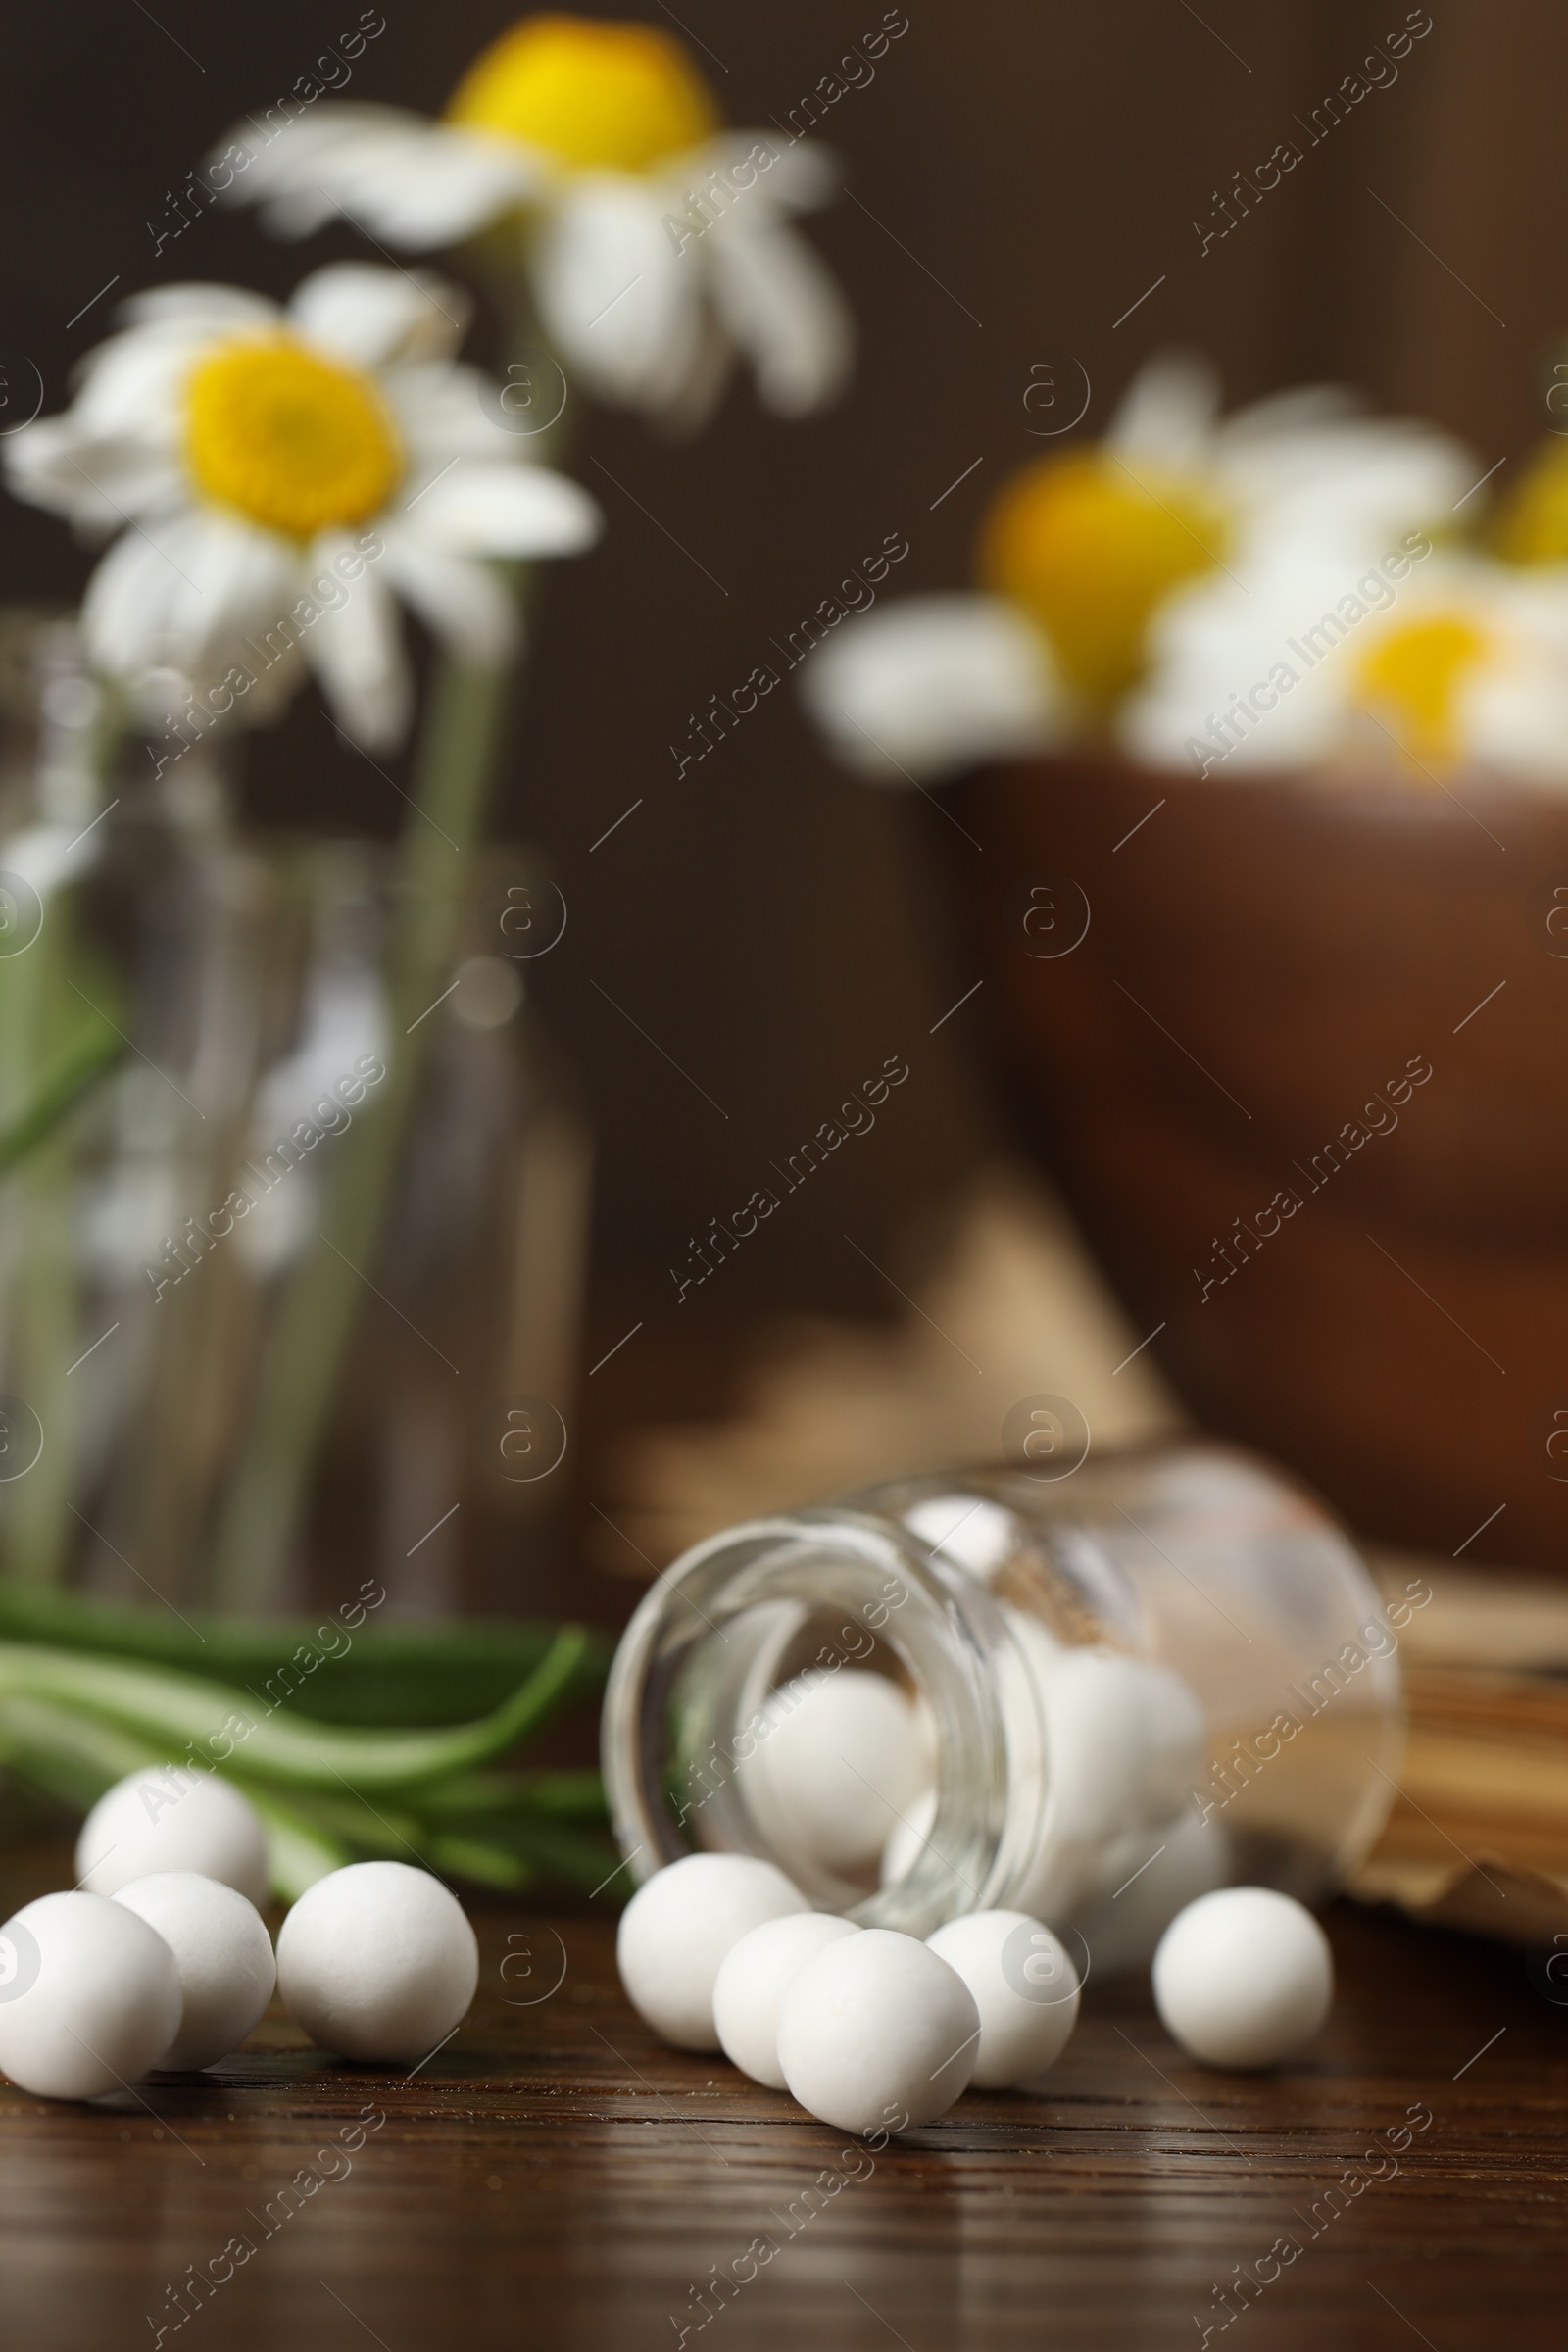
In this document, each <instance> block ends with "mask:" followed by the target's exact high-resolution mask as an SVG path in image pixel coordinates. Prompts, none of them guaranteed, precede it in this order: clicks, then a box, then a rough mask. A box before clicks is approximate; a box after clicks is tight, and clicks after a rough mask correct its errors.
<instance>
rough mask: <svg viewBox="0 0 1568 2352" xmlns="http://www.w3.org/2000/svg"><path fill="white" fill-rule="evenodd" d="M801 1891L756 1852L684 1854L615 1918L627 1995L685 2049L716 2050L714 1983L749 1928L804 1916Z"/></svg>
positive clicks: (656, 2026)
mask: <svg viewBox="0 0 1568 2352" xmlns="http://www.w3.org/2000/svg"><path fill="white" fill-rule="evenodd" d="M809 1908H810V1905H809V1903H808V1902H807V1899H806V1897H805V1895H804V1894H802V1892H801V1890H800V1888H799V1887H792V1886H791V1884H790V1882H789V1880H788V1879H787V1878H786V1877H785V1876H784V1873H783V1872H782V1871H781V1870H776V1869H775V1868H774V1866H773V1864H772V1863H771V1862H763V1861H761V1860H760V1859H759V1857H758V1856H757V1855H755V1854H683V1855H682V1856H681V1858H680V1860H679V1861H678V1862H671V1863H669V1864H668V1865H667V1867H666V1868H665V1869H663V1870H659V1871H656V1872H655V1873H654V1876H653V1877H652V1878H651V1879H649V1880H647V1881H645V1883H644V1884H643V1885H642V1886H641V1887H638V1889H637V1891H636V1893H635V1894H634V1895H633V1896H632V1898H631V1901H630V1902H629V1903H628V1904H627V1905H626V1908H625V1910H624V1911H623V1912H622V1913H621V1915H620V1928H619V1932H618V1934H617V1935H616V1937H615V1958H616V1961H617V1962H618V1963H619V1967H620V1981H621V1983H622V1985H624V1986H625V1988H626V1997H627V1999H628V2000H629V2001H630V2002H631V2004H632V2006H633V2008H634V2009H636V2010H637V2011H638V2012H639V2013H640V2014H641V2015H642V2016H643V2017H645V2018H646V2019H647V2020H648V2023H649V2024H650V2025H651V2026H652V2027H653V2029H654V2031H655V2033H656V2034H662V2035H663V2037H664V2039H665V2040H666V2041H672V2042H674V2043H675V2044H676V2045H677V2046H678V2047H679V2048H680V2049H683V2050H716V2049H717V2048H718V2032H717V2029H716V2027H715V2026H714V2024H713V1985H714V1981H715V1980H716V1978H717V1976H718V1972H719V1969H720V1967H721V1966H722V1964H723V1962H724V1961H725V1959H727V1957H728V1956H729V1954H730V1952H731V1951H732V1950H733V1949H734V1947H735V1945H736V1944H737V1943H739V1941H740V1939H741V1937H742V1936H745V1935H747V1934H748V1933H749V1932H750V1931H751V1930H752V1929H753V1928H760V1926H761V1924H762V1922H763V1920H764V1919H782V1918H783V1917H784V1915H785V1914H786V1912H790V1911H807V1910H809Z"/></svg>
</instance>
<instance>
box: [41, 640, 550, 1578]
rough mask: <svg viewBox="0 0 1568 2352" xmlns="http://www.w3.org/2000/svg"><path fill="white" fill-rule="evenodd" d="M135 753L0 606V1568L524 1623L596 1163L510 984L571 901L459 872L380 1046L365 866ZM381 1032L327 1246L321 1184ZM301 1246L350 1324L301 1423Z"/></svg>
mask: <svg viewBox="0 0 1568 2352" xmlns="http://www.w3.org/2000/svg"><path fill="white" fill-rule="evenodd" d="M106 744H108V745H109V747H110V748H109V750H108V751H106ZM149 748H150V747H149V746H148V745H147V744H145V743H143V742H142V741H140V740H139V739H137V738H136V737H135V736H134V735H131V736H126V737H123V738H122V739H121V740H120V741H119V746H118V750H116V749H114V741H113V736H112V732H111V730H110V729H109V727H108V722H107V719H106V712H105V704H104V697H103V695H102V692H101V690H100V689H99V688H98V687H97V686H96V685H95V684H94V683H93V681H92V680H91V678H90V677H89V676H88V674H87V672H86V670H85V667H84V665H83V660H82V652H81V647H80V644H79V642H78V640H77V638H76V636H75V634H74V631H73V628H72V626H71V624H70V623H69V622H65V621H50V620H48V619H42V620H40V618H39V617H38V616H37V615H34V614H30V613H6V612H4V611H3V610H0V1573H4V1574H6V1575H10V1576H14V1577H17V1578H20V1579H24V1580H26V1581H30V1582H34V1583H46V1582H50V1581H56V1582H62V1583H71V1584H73V1585H76V1586H80V1587H83V1588H85V1589H88V1590H91V1591H96V1592H100V1593H111V1594H116V1595H120V1596H123V1597H125V1598H151V1597H152V1596H153V1595H154V1594H156V1595H157V1596H158V1597H160V1598H162V1599H164V1600H166V1601H167V1602H168V1603H169V1605H171V1606H179V1607H184V1606H187V1605H192V1604H199V1605H207V1606H212V1605H215V1604H220V1605H227V1606H230V1607H235V1608H241V1609H245V1610H250V1611H267V1610H271V1609H275V1608H280V1607H283V1606H287V1605H295V1606H304V1605H307V1604H308V1603H309V1602H311V1601H312V1600H313V1599H316V1600H322V1601H325V1600H330V1599H333V1598H336V1597H338V1596H339V1595H340V1594H341V1593H343V1592H345V1591H348V1590H351V1589H353V1587H354V1586H356V1585H358V1584H360V1583H362V1582H363V1581H364V1580H365V1578H366V1577H367V1576H368V1575H372V1574H373V1575H374V1576H376V1577H377V1578H378V1580H379V1581H380V1583H381V1584H382V1585H383V1586H384V1587H385V1589H386V1592H387V1594H388V1597H389V1601H390V1604H391V1605H392V1606H393V1607H395V1608H404V1609H408V1610H418V1611H424V1612H431V1611H438V1610H456V1609H463V1608H477V1609H488V1610H502V1611H510V1612H513V1613H515V1614H519V1615H549V1614H555V1613H557V1612H559V1611H560V1610H561V1608H562V1607H564V1595H563V1588H564V1580H565V1574H566V1568H567V1559H568V1552H567V1544H566V1541H565V1532H564V1523H565V1512H566V1488H567V1481H568V1479H569V1477H570V1475H571V1472H570V1470H569V1469H567V1468H564V1466H563V1465H564V1456H565V1451H566V1435H567V1433H566V1419H565V1416H566V1414H567V1413H568V1412H569V1411H570V1410H571V1409H572V1398H573V1395H574V1390H575V1381H576V1375H577V1355H578V1335H579V1331H580V1320H581V1317H580V1293H581V1288H582V1280H583V1274H584V1269H585V1265H586V1242H587V1234H586V1224H587V1201H588V1188H589V1181H590V1172H591V1141H590V1136H589V1130H588V1125H587V1120H586V1115H585V1112H584V1109H583V1105H582V1102H581V1099H580V1095H579V1091H578V1089H577V1087H576V1086H575V1084H574V1082H573V1076H572V1072H571V1070H570V1068H569V1066H568V1065H566V1064H565V1062H564V1059H563V1057H562V1056H561V1054H559V1052H558V1051H557V1050H556V1048H555V1046H554V1043H553V1040H552V1039H551V1036H550V1034H549V1031H548V1028H547V1027H546V1026H545V1025H544V1023H543V1022H542V1020H541V1018H540V1015H539V1011H538V1008H537V1006H536V1005H535V1004H534V1002H533V1000H532V998H531V996H530V994H529V991H528V985H527V984H528V979H529V977H530V973H531V970H532V968H533V967H534V966H535V965H536V963H537V961H538V959H539V957H540V956H543V955H545V954H548V953H549V952H550V951H551V949H552V948H553V946H554V945H555V944H556V943H557V942H558V940H559V939H560V937H561V936H562V933H563V932H564V925H565V905H564V900H563V899H562V896H561V893H560V891H559V889H558V888H557V887H556V886H555V885H554V884H553V882H552V881H551V879H550V877H549V875H548V874H547V873H546V872H545V871H544V869H543V867H542V864H541V860H540V859H539V858H538V856H537V854H535V853H533V852H531V851H529V850H527V849H524V848H512V847H497V848H495V849H494V850H489V851H485V852H483V853H482V854H480V855H478V856H476V857H475V858H474V859H473V860H472V863H471V865H470V867H469V868H468V870H467V874H466V884H465V889H464V896H463V902H462V905H461V906H460V907H459V909H458V913H457V917H456V921H455V927H454V938H453V942H452V948H453V954H452V962H451V968H450V971H446V970H443V972H442V974H441V976H440V978H438V979H437V981H436V982H435V983H434V985H432V987H431V991H430V995H431V998H432V999H433V1002H432V1003H431V1004H430V1005H429V1006H428V1009H427V1011H424V1012H421V1014H420V1016H419V1018H418V1019H417V1021H416V1022H415V1023H414V1024H413V1027H412V1030H411V1029H409V1028H407V1027H402V1026H401V1025H400V1024H399V1023H398V1022H397V1021H396V1020H395V1019H394V1016H393V1012H392V1004H391V999H390V996H389V993H388V987H387V980H386V964H387V948H386V941H387V935H388V932H389V929H391V928H392V926H393V917H394V914H395V911H396V908H397V905H398V902H397V900H396V898H395V895H394V894H395V891H396V888H397V884H396V880H395V860H394V858H393V857H392V855H391V854H390V853H389V851H388V850H387V849H386V848H385V847H384V846H382V845H379V844H376V843H371V842H365V841H355V840H339V839H326V838H318V839H305V838H298V837H293V836H288V835H282V834H270V833H266V832H260V831H250V830H246V829H244V828H242V827H241V826H240V825H239V823H238V821H237V819H236V816H235V812H234V806H233V795H232V793H231V791H230V789H229V784H228V778H227V774H226V762H225V761H223V760H219V759H215V757H214V748H213V747H212V746H210V745H196V746H194V747H192V748H191V750H190V751H189V753H188V754H187V755H185V756H182V757H180V758H178V759H168V758H163V757H160V756H159V754H158V750H157V747H151V748H153V750H154V757H153V758H151V759H149V758H148V757H147V754H148V750H149ZM218 749H219V750H220V751H221V749H222V747H221V746H219V747H218ZM448 980H450V985H445V983H446V982H447V981H448ZM400 1029H401V1034H400ZM409 1037H412V1038H413V1041H414V1045H415V1046H416V1047H417V1048H418V1050H419V1053H418V1062H417V1069H418V1086H417V1095H416V1098H415V1100H414V1102H413V1103H412V1105H411V1107H410V1110H409V1113H408V1116H407V1119H406V1121H405V1122H404V1124H403V1125H402V1127H401V1128H400V1129H399V1130H397V1131H396V1133H397V1150H396V1154H395V1164H394V1170H393V1175H392V1179H391V1182H390V1184H389V1187H388V1198H387V1200H386V1201H385V1205H384V1213H383V1214H382V1215H381V1216H380V1217H379V1218H378V1219H377V1218H372V1219H371V1220H370V1229H371V1230H370V1238H369V1240H368V1242H367V1243H366V1244H365V1246H364V1247H363V1248H362V1249H356V1250H354V1254H353V1255H352V1256H351V1255H350V1254H349V1253H348V1251H346V1250H345V1249H344V1248H342V1247H340V1246H339V1245H340V1243H342V1242H344V1241H345V1240H350V1237H349V1236H348V1235H347V1234H346V1233H345V1230H344V1224H343V1221H342V1212H341V1210H339V1211H338V1212H337V1216H336V1217H334V1205H333V1203H334V1187H335V1184H336V1182H337V1178H338V1174H339V1172H340V1170H341V1167H342V1162H343V1154H344V1153H345V1152H346V1151H348V1150H353V1149H355V1148H357V1147H358V1146H359V1145H361V1144H363V1142H364V1141H365V1139H366V1136H367V1133H368V1130H369V1129H370V1125H371V1122H372V1121H373V1120H374V1119H375V1117H376V1116H377V1115H378V1113H381V1106H382V1104H383V1103H385V1101H386V1098H387V1094H388V1091H389V1089H388V1085H387V1081H388V1079H389V1077H390V1076H391V1075H392V1074H393V1073H394V1072H395V1071H396V1069H397V1066H398V1059H399V1056H400V1055H402V1056H404V1057H405V1060H406V1061H407V1057H408V1056H409V1055H410V1054H411V1052H412V1048H411V1047H410V1046H408V1045H406V1044H405V1042H404V1041H405V1039H406V1038H409ZM83 1040H85V1043H86V1047H87V1048H93V1047H94V1041H95V1040H97V1041H99V1042H101V1043H103V1044H104V1045H105V1047H106V1049H107V1050H106V1051H105V1052H103V1053H101V1054H99V1056H98V1059H97V1060H96V1061H89V1062H86V1063H85V1064H84V1065H83V1070H82V1071H81V1072H80V1073H78V1069H77V1065H78V1064H80V1063H83V1053H84V1049H83V1044H82V1041H83ZM381 1115H384V1114H381ZM351 1247H352V1242H351ZM320 1257H325V1258H326V1260H327V1262H328V1263H329V1264H330V1265H334V1266H336V1267H337V1268H338V1269H340V1270H341V1272H342V1274H343V1276H344V1279H345V1281H346V1283H347V1284H349V1285H351V1286H352V1295H353V1313H352V1322H351V1324H350V1327H349V1330H348V1335H347V1339H346V1343H345V1345H344V1348H343V1351H342V1355H341V1358H340V1360H339V1361H338V1363H337V1369H336V1371H335V1373H334V1375H333V1377H332V1378H331V1380H330V1382H329V1383H323V1384H322V1385H323V1389H324V1390H325V1394H324V1395H323V1396H322V1397H319V1398H318V1399H317V1400H316V1402H315V1406H314V1409H311V1410H307V1411H296V1410H295V1404H296V1398H297V1396H298V1393H299V1388H300V1383H299V1381H298V1380H297V1378H296V1379H295V1380H294V1381H293V1382H292V1383H291V1382H290V1380H289V1379H287V1378H281V1377H276V1376H273V1377H271V1378H269V1375H270V1373H272V1372H273V1367H274V1363H275V1361H276V1351H277V1349H278V1348H279V1338H280V1334H281V1333H282V1332H283V1331H284V1328H285V1323H286V1321H287V1318H288V1313H289V1306H290V1301H291V1299H295V1300H297V1299H298V1297H299V1296H300V1295H301V1294H304V1293H306V1292H310V1291H314V1290H317V1289H319V1272H318V1265H319V1258H320ZM287 1328H288V1329H289V1330H291V1331H293V1332H294V1333H295V1334H296V1345H295V1348H294V1354H293V1357H292V1358H291V1359H288V1360H286V1361H285V1363H284V1371H285V1373H287V1372H288V1371H289V1370H290V1367H291V1365H292V1367H293V1369H294V1370H295V1372H296V1373H297V1370H298V1364H299V1358H300V1356H301V1354H302V1353H305V1354H308V1353H309V1352H310V1351H311V1348H312V1347H313V1346H314V1342H315V1339H316V1336H317V1335H316V1333H315V1332H313V1331H312V1330H310V1329H306V1330H305V1332H304V1335H303V1336H304V1340H305V1342H306V1343H307V1345H306V1347H305V1348H301V1347H300V1346H299V1345H298V1334H299V1330H300V1324H299V1319H298V1317H297V1316H296V1317H295V1318H294V1320H293V1321H292V1322H288V1323H287ZM318 1352H325V1351H324V1350H319V1351H318ZM280 1493H281V1494H282V1495H284V1497H285V1504H284V1505H283V1506H278V1507H272V1498H273V1497H274V1496H275V1495H278V1494H280ZM258 1495H261V1496H262V1497H263V1498H264V1500H266V1501H267V1502H268V1503H269V1506H270V1507H269V1510H268V1511H266V1512H264V1511H262V1510H259V1509H258V1508H257V1507H256V1498H257V1496H258Z"/></svg>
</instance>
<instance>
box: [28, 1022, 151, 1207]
mask: <svg viewBox="0 0 1568 2352" xmlns="http://www.w3.org/2000/svg"><path fill="white" fill-rule="evenodd" d="M124 1051H125V1048H124V1042H123V1039H122V1038H120V1037H119V1036H117V1035H116V1033H115V1031H114V1030H113V1029H111V1028H109V1027H108V1025H107V1024H106V1023H102V1022H99V1021H97V1020H94V1021H93V1022H91V1023H90V1024H89V1025H88V1027H87V1028H86V1029H85V1030H84V1032H83V1034H82V1035H81V1036H80V1037H78V1038H77V1039H75V1040H74V1041H73V1044H72V1045H70V1046H69V1047H67V1048H66V1050H65V1051H64V1052H63V1053H61V1054H57V1056H56V1057H55V1059H54V1060H53V1061H52V1062H51V1063H50V1064H49V1066H48V1068H47V1069H46V1070H44V1071H43V1073H42V1075H41V1076H40V1077H38V1078H37V1079H36V1080H35V1081H34V1083H33V1088H32V1092H31V1094H30V1095H29V1096H28V1097H27V1100H26V1101H25V1103H23V1104H22V1107H21V1108H20V1109H19V1110H18V1111H16V1112H15V1113H14V1114H13V1116H12V1117H11V1118H9V1119H8V1120H7V1121H6V1123H5V1125H4V1126H3V1127H0V1175H3V1174H4V1173H5V1171H6V1170H7V1169H8V1168H12V1167H15V1166H16V1163H17V1161H18V1160H19V1159H25V1157H26V1155H27V1153H28V1152H31V1151H33V1150H34V1149H35V1147H36V1146H37V1145H39V1144H41V1143H44V1142H46V1141H47V1139H48V1138H49V1137H50V1136H51V1135H52V1134H53V1133H54V1131H55V1129H56V1128H57V1127H58V1126H59V1125H60V1123H61V1121H62V1120H63V1119H64V1118H65V1117H66V1115H67V1114H68V1112H70V1111H73V1110H74V1109H75V1107H76V1104H77V1103H79V1102H80V1101H81V1099H82V1097H83V1096H84V1095H86V1094H90V1093H91V1091H92V1089H93V1088H94V1087H95V1086H96V1085H97V1083H98V1081H99V1079H100V1078H101V1077H103V1075H104V1073H105V1072H106V1071H107V1070H111V1069H113V1068H114V1066H115V1064H116V1062H117V1061H119V1059H120V1058H121V1055H122V1054H123V1053H124Z"/></svg>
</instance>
